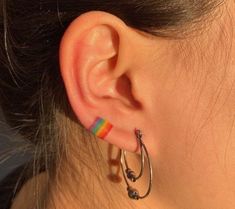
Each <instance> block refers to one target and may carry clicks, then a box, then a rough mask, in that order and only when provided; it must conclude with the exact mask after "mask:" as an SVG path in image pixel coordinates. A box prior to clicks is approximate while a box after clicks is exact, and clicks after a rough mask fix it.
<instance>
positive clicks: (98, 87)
mask: <svg viewBox="0 0 235 209" xmlns="http://www.w3.org/2000/svg"><path fill="white" fill-rule="evenodd" d="M130 49H131V48H130V42H128V28H127V27H125V24H124V23H123V22H121V20H118V19H117V18H116V17H115V16H112V15H110V14H107V13H105V12H94V13H93V12H90V13H89V14H87V15H83V16H82V17H78V18H77V19H76V20H75V21H74V22H73V23H71V25H70V26H69V27H68V29H67V31H66V32H65V34H64V36H63V39H62V42H61V46H60V68H61V74H62V77H63V80H64V84H65V88H66V92H67V94H68V98H69V102H70V103H71V107H72V109H73V111H74V112H75V114H76V115H77V117H78V118H79V120H80V122H81V123H82V124H83V125H84V127H85V128H87V130H89V131H91V132H92V133H93V134H95V135H96V136H97V137H99V138H101V139H105V140H106V141H108V142H109V143H111V144H114V145H116V146H118V147H120V148H123V149H126V150H129V151H136V147H137V146H138V145H137V142H136V139H135V136H134V134H133V130H135V128H137V126H138V124H137V123H138V121H140V120H139V119H138V114H136V113H137V112H138V110H140V108H141V104H140V103H139V101H137V100H136V98H135V96H134V95H133V87H132V81H131V78H130V77H128V70H130V69H132V66H131V60H132V56H133V53H131V50H130ZM130 115H132V118H131V120H132V121H136V122H137V123H136V124H133V123H130Z"/></svg>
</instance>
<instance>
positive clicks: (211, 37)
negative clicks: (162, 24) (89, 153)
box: [11, 0, 235, 209]
mask: <svg viewBox="0 0 235 209" xmlns="http://www.w3.org/2000/svg"><path fill="white" fill-rule="evenodd" d="M226 6H227V7H226ZM221 11H222V13H221V14H222V15H221V16H220V17H217V18H216V19H215V21H214V22H213V23H211V25H210V27H209V29H208V30H205V32H204V33H202V34H201V35H199V36H197V37H191V38H189V39H187V40H178V41H174V40H164V39H157V38H155V39H150V38H148V37H146V36H145V35H143V34H141V33H138V32H137V31H135V30H133V29H130V28H127V27H125V25H124V24H122V22H121V21H119V20H117V19H115V18H114V17H113V16H106V14H105V13H89V14H88V15H87V16H86V15H84V16H83V17H82V18H81V19H77V21H75V22H74V23H73V24H72V25H71V26H70V28H69V29H68V31H67V32H66V34H65V36H64V39H63V42H62V45H61V49H60V50H61V51H60V53H61V60H60V61H61V73H62V75H63V79H64V81H65V85H66V89H67V93H68V96H69V101H70V102H71V105H72V108H73V110H74V112H75V114H76V115H77V117H79V119H80V120H81V121H82V123H83V125H84V126H85V127H87V128H88V127H89V125H90V124H92V122H93V121H94V118H95V117H96V115H97V114H96V112H102V113H103V115H102V117H103V118H108V119H109V121H112V123H113V124H114V126H115V129H113V131H112V132H110V133H109V135H108V136H107V138H106V139H105V141H100V142H99V144H100V146H101V147H102V151H103V153H104V156H107V155H106V152H107V146H108V144H113V145H115V146H116V147H118V148H123V149H126V150H127V151H130V152H133V153H134V152H135V151H136V141H135V140H134V135H133V132H132V130H133V128H134V126H136V127H139V128H140V129H141V130H142V131H143V133H144V142H145V144H146V146H147V148H148V150H149V154H150V156H151V159H152V164H153V173H154V184H153V188H152V192H151V195H150V196H149V197H148V198H147V199H145V200H143V201H140V202H137V203H136V202H133V205H135V206H136V207H137V208H138V209H145V208H150V209H156V208H157V209H233V208H235V186H234V185H235V140H234V138H235V132H234V121H235V120H234V118H235V117H234V116H235V108H234V103H235V99H234V98H235V89H234V81H235V39H234V36H233V30H234V26H235V20H234V19H235V13H234V11H235V4H234V1H232V0H229V1H226V4H225V5H223V8H222V10H221ZM110 18H111V21H110ZM112 18H114V19H112ZM107 19H109V21H108V20H107ZM95 20H96V21H95ZM106 21H107V22H106ZM104 23H106V25H108V26H105V27H104V26H103V25H104ZM88 24H91V25H88ZM81 26H82V27H84V28H82V27H81ZM91 26H92V27H91ZM109 26H110V27H109ZM111 26H112V27H111ZM89 28H94V30H90V31H89V30H88V32H90V33H89V34H88V32H87V35H86V33H83V32H84V31H86V30H85V29H89ZM78 29H79V30H80V31H79V30H78ZM79 33H80V34H83V35H84V34H85V35H84V37H83V39H79V37H81V36H79ZM114 33H115V34H118V35H119V38H120V40H123V42H117V40H116V39H115V38H116V36H113V35H112V34H114ZM100 34H104V36H105V38H102V36H99V35H100ZM110 34H111V35H110ZM78 39H79V40H78ZM115 40H116V42H115ZM77 41H80V42H82V43H86V44H87V43H89V44H91V48H89V50H88V49H86V48H85V47H86V46H87V45H86V44H84V51H86V53H84V52H83V51H82V50H80V51H79V50H78V51H76V49H75V50H74V51H72V50H71V51H70V49H71V46H74V43H76V42H77ZM98 43H101V45H100V44H98ZM102 43H103V44H102ZM105 43H108V44H107V45H105ZM126 43H129V45H128V46H129V47H127V45H125V44H126ZM92 47H94V48H92ZM97 50H98V51H99V55H100V54H101V55H102V56H103V57H102V56H100V57H102V59H103V68H102V69H104V71H103V72H102V73H101V71H99V66H97V68H92V67H91V66H94V65H89V63H86V60H88V59H86V58H87V57H85V56H90V57H93V58H94V59H90V62H94V63H93V64H95V61H96V63H98V62H100V60H98V59H101V58H100V57H99V56H98V55H97V54H96V52H97ZM115 53H119V54H118V55H119V60H118V62H116V63H115V66H114V67H113V65H110V64H108V63H110V62H108V61H107V60H108V59H109V58H110V57H111V55H112V56H113V55H115ZM76 54H79V55H80V57H81V56H82V57H83V56H84V59H83V62H81V63H77V65H76V66H73V65H72V64H71V63H72V62H71V60H70V58H71V57H73V58H74V59H76ZM88 58H89V57H88ZM96 59H97V60H96ZM94 60H95V61H94ZM106 61H107V63H105V62H106ZM86 64H87V65H86ZM78 66H87V67H86V69H85V68H84V69H83V68H82V67H81V68H78ZM110 68H112V69H110ZM72 70H73V73H71V71H72ZM111 70H113V71H112V72H114V73H113V74H112V75H111V73H110V71H111ZM128 70H129V71H128ZM83 71H84V72H83ZM81 72H82V73H85V72H89V73H88V75H89V79H88V80H87V84H88V85H89V89H90V91H91V92H92V93H91V94H89V93H87V92H86V93H87V94H86V95H88V99H87V100H85V99H84V98H83V97H81V95H80V94H79V92H82V93H84V92H83V91H85V90H84V89H85V88H86V86H85V84H83V83H81V82H80V81H79V76H82V74H80V73H81ZM70 73H71V74H70ZM76 73H77V74H76ZM99 73H100V74H99ZM109 73H110V74H109ZM115 73H116V74H115ZM122 73H126V75H128V79H129V80H130V85H131V86H132V91H130V88H129V86H128V85H129V84H128V85H127V83H125V82H126V80H124V79H123V80H122V79H121V78H120V77H119V82H120V83H121V84H122V85H121V87H120V86H119V88H120V89H119V90H117V85H114V84H117V83H118V82H117V77H118V76H119V75H121V74H122ZM97 74H98V75H101V74H102V75H103V76H104V77H105V78H106V79H104V80H103V81H100V83H99V80H97V79H98V78H99V76H97ZM71 75H75V76H71ZM78 75H79V76H78ZM146 81H147V82H146ZM115 82H116V83H115ZM97 83H99V84H100V85H95V84H97ZM75 84H76V85H75ZM78 89H79V91H78ZM80 90H81V91H80ZM124 92H127V93H126V94H124ZM131 94H132V95H131ZM94 95H95V96H94ZM105 95H106V96H107V95H108V96H110V98H111V99H110V100H107V98H104V97H102V96H105ZM130 95H131V96H130ZM97 98H98V99H97ZM133 100H135V101H140V102H141V105H142V108H141V109H138V108H137V105H136V104H135V103H133ZM117 101H120V102H117ZM79 102H80V103H79ZM106 103H107V104H108V105H107V106H105V105H104V104H106ZM109 107H112V109H111V108H109ZM127 107H128V108H127ZM89 108H90V109H89ZM95 110H96V111H95ZM88 113H89V114H88ZM117 115H120V118H118V117H117ZM130 115H131V116H132V117H133V118H132V121H135V122H136V124H133V123H130V120H129V119H130ZM117 127H118V128H117ZM130 130H131V131H130ZM127 139H130V140H127ZM135 162H136V161H135V160H134V159H133V161H130V162H129V163H130V165H131V166H132V167H133V169H136V170H138V166H139V165H138V164H136V163H135ZM147 177H148V176H146V179H144V180H143V181H142V183H141V184H139V185H138V188H139V190H140V191H144V190H145V189H146V185H147V183H148V180H147ZM61 184H62V185H63V184H64V185H66V182H61ZM122 185H123V190H125V189H126V185H125V182H122ZM24 189H25V190H27V188H26V187H25V188H23V190H24ZM66 192H67V193H69V189H68V190H66ZM20 195H21V194H19V196H18V199H16V202H17V201H21V200H20V199H22V198H24V197H23V196H24V195H23V193H22V197H21V196H20ZM63 195H64V194H59V193H56V192H55V194H54V195H53V198H54V199H53V200H54V202H55V203H56V209H60V207H59V205H60V203H61V202H63V201H65V200H63ZM126 201H129V199H128V198H127V199H126ZM16 205H17V203H16ZM66 205H67V209H70V208H74V207H73V206H74V205H78V203H76V202H72V201H71V202H66ZM19 208H20V207H18V206H14V205H13V207H12V208H11V209H19ZM21 208H23V207H21ZM24 208H25V209H27V208H28V207H27V206H25V207H24ZM76 208H78V207H76ZM48 209H54V208H53V207H52V206H50V205H49V207H48Z"/></svg>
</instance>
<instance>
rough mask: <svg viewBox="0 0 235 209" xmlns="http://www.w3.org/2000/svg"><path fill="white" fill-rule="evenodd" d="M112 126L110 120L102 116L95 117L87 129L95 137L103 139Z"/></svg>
mask: <svg viewBox="0 0 235 209" xmlns="http://www.w3.org/2000/svg"><path fill="white" fill-rule="evenodd" d="M112 127H113V125H112V124H111V123H110V122H108V121H107V120H105V119H103V118H100V117H97V118H96V119H95V122H94V123H93V124H92V125H91V127H90V128H89V130H90V131H91V132H92V133H94V134H95V135H96V136H97V137H99V138H101V139H104V138H105V137H106V136H107V135H108V133H109V132H110V131H111V129H112Z"/></svg>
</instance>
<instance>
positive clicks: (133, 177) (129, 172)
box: [126, 168, 136, 182]
mask: <svg viewBox="0 0 235 209" xmlns="http://www.w3.org/2000/svg"><path fill="white" fill-rule="evenodd" d="M126 175H127V178H128V179H130V180H131V181H132V182H135V181H136V175H135V172H134V171H132V170H131V169H129V168H127V169H126Z"/></svg>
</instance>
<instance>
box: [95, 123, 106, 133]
mask: <svg viewBox="0 0 235 209" xmlns="http://www.w3.org/2000/svg"><path fill="white" fill-rule="evenodd" d="M104 123H105V120H104V119H101V120H100V121H99V122H98V124H97V126H96V127H95V128H94V129H93V132H94V133H95V134H96V133H97V132H98V131H99V129H100V128H101V127H102V126H103V125H104Z"/></svg>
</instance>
